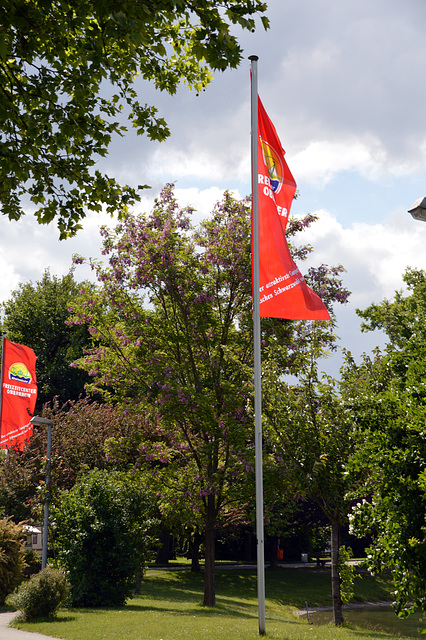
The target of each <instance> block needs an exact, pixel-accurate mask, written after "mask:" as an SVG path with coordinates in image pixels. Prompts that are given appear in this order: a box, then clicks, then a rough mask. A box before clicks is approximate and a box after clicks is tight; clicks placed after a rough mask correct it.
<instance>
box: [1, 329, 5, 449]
mask: <svg viewBox="0 0 426 640" xmlns="http://www.w3.org/2000/svg"><path fill="white" fill-rule="evenodd" d="M5 340H6V334H5V333H3V334H2V339H1V371H0V438H1V412H2V399H3V366H4V341H5Z"/></svg>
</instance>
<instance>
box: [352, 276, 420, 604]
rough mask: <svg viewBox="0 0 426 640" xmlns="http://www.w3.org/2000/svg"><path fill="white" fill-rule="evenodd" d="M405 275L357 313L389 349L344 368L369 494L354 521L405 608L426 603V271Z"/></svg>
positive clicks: (374, 561) (374, 564)
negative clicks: (401, 284) (400, 284)
mask: <svg viewBox="0 0 426 640" xmlns="http://www.w3.org/2000/svg"><path fill="white" fill-rule="evenodd" d="M404 281H405V283H406V285H407V291H406V292H405V293H402V292H397V293H396V294H395V297H394V299H393V300H391V301H389V300H384V301H383V302H382V303H380V304H373V305H371V306H370V307H368V308H367V309H366V310H364V311H359V312H358V313H359V315H360V316H361V317H362V318H363V319H364V325H363V326H364V329H365V330H372V329H382V330H384V331H385V333H386V335H387V336H388V338H389V343H388V344H387V346H386V349H385V352H384V353H380V352H379V351H377V352H376V353H375V354H374V356H373V357H372V358H367V357H365V358H364V360H363V362H362V363H361V365H356V364H355V363H354V362H353V361H350V360H349V361H348V363H347V366H346V370H345V372H344V391H345V394H346V398H347V400H346V401H347V403H348V404H349V403H350V404H351V406H352V410H353V415H354V418H355V420H356V423H357V425H358V428H359V430H360V434H361V435H362V439H363V443H364V444H363V447H362V449H361V450H360V454H359V456H358V460H357V465H358V466H359V467H361V466H364V467H365V468H366V469H367V470H368V476H367V477H368V487H366V495H367V496H370V495H371V499H368V500H365V501H363V502H360V503H359V504H358V506H357V507H356V508H355V509H354V513H353V518H352V526H353V529H354V531H355V532H356V533H358V534H361V535H362V534H364V533H366V532H368V533H371V534H372V536H373V544H372V546H371V548H370V549H369V555H368V564H369V567H370V569H371V570H372V571H375V572H379V571H381V570H382V569H385V568H390V569H391V571H392V576H393V581H394V585H395V592H394V595H395V602H394V608H395V611H396V612H397V613H398V614H399V615H408V614H409V613H410V612H412V611H414V610H415V609H426V598H425V593H426V495H425V486H424V478H425V469H426V434H425V428H424V425H425V420H426V378H425V372H426V323H425V321H426V273H425V272H423V271H420V270H412V269H408V270H407V271H406V273H405V275H404ZM367 489H369V491H368V492H367Z"/></svg>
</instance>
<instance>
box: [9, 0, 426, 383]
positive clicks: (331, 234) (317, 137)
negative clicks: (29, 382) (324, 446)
mask: <svg viewBox="0 0 426 640" xmlns="http://www.w3.org/2000/svg"><path fill="white" fill-rule="evenodd" d="M268 6H269V8H268V12H267V15H268V17H269V19H270V21H271V27H270V29H269V30H268V31H266V32H265V31H264V30H263V27H262V25H261V23H260V20H258V28H257V29H256V31H255V32H254V33H248V32H243V31H240V30H239V29H235V34H236V35H237V37H238V38H239V41H240V44H241V45H242V46H243V48H244V59H243V61H242V63H241V65H240V67H239V68H238V69H236V70H228V71H226V72H225V73H217V74H215V77H214V79H213V82H212V84H211V85H210V86H209V87H208V88H207V89H206V91H205V92H202V93H201V94H200V95H198V96H197V95H196V94H195V93H194V92H190V91H188V90H187V89H186V88H182V89H180V90H179V91H178V93H177V95H175V96H172V97H171V96H168V95H166V94H163V93H159V92H157V91H156V90H155V89H154V88H153V87H152V86H150V85H149V84H147V83H143V82H140V83H139V84H138V85H137V89H138V93H139V95H140V99H141V100H142V101H143V102H145V101H146V102H148V103H150V104H153V105H155V106H156V107H157V108H158V110H159V114H160V115H162V116H163V117H164V118H165V119H166V121H167V122H168V124H169V126H170V128H171V131H172V135H171V137H170V138H169V139H168V140H167V141H166V142H163V143H153V142H150V141H148V140H146V139H144V138H142V137H137V136H136V135H135V134H134V133H133V132H132V131H129V133H128V134H127V135H126V136H125V137H124V138H122V139H119V140H114V141H113V143H112V145H111V148H110V154H109V155H108V157H107V158H105V159H102V160H101V161H100V162H99V164H98V168H99V169H101V170H102V171H105V172H107V173H109V174H111V175H114V176H115V177H116V178H117V179H119V180H121V181H122V182H123V183H127V184H131V185H133V186H136V185H138V184H145V183H147V184H149V185H150V186H151V189H150V190H147V191H145V192H144V195H143V198H142V202H141V203H139V204H138V205H137V206H136V207H135V211H149V210H150V208H151V205H152V201H153V199H154V197H155V196H156V195H157V194H158V192H159V190H160V189H161V187H162V186H163V185H164V184H165V183H166V182H174V183H175V185H176V193H177V195H178V198H179V201H180V202H181V203H182V205H185V204H191V205H193V206H195V208H196V209H197V216H199V217H200V218H201V217H205V216H206V215H208V213H209V211H210V210H211V208H212V206H213V205H214V203H215V202H216V201H218V200H219V199H220V198H221V196H222V194H223V191H225V190H226V189H229V190H231V191H233V192H234V194H235V195H236V196H237V197H239V196H245V195H247V194H249V193H250V61H249V60H248V56H249V55H252V54H255V55H257V56H258V57H259V62H258V79H259V95H260V96H261V98H262V102H263V104H264V106H265V108H266V110H267V112H268V114H269V116H270V118H271V120H272V121H273V123H274V125H275V127H276V130H277V132H278V134H279V137H280V139H281V142H282V145H283V147H284V149H285V150H286V160H287V163H288V165H289V167H290V169H291V171H292V173H293V176H294V177H295V179H296V182H297V187H298V191H299V194H300V196H299V198H298V199H297V200H296V201H295V202H294V203H293V206H292V210H291V213H292V214H293V215H296V216H303V215H304V214H306V213H314V214H316V215H317V216H318V221H317V222H316V223H315V224H314V225H313V226H312V227H311V228H310V229H309V230H308V231H307V232H305V233H304V234H303V240H304V241H306V242H309V243H310V244H312V246H313V247H314V252H313V254H312V255H311V256H310V258H309V262H307V263H302V264H299V266H300V268H301V270H302V272H303V271H304V270H307V268H308V267H309V266H311V265H320V264H322V263H325V264H329V265H336V264H342V265H343V266H344V267H345V269H346V272H345V274H344V276H343V283H344V285H345V286H346V287H347V288H348V289H349V290H350V291H351V292H352V295H351V298H350V302H349V303H348V304H347V305H346V306H345V307H342V308H339V309H337V321H338V329H337V333H338V335H339V338H340V340H339V345H340V346H341V347H342V348H345V349H349V350H350V351H351V352H352V353H353V355H354V356H355V358H356V359H357V360H359V359H360V356H361V354H362V353H363V352H366V353H369V352H370V351H371V349H372V348H374V347H375V346H376V345H380V346H382V345H383V344H384V336H382V335H381V334H380V333H378V332H374V333H361V331H360V319H359V317H358V316H357V314H356V309H357V308H360V309H365V308H366V307H368V305H370V304H371V303H372V302H376V303H378V302H380V301H382V300H383V299H384V298H388V299H391V298H392V297H393V295H394V292H395V291H396V290H400V289H402V288H403V279H402V276H403V273H404V270H405V269H406V268H407V267H408V266H410V267H413V268H423V269H426V250H425V248H426V224H425V223H422V222H418V221H414V220H413V219H412V218H411V216H410V215H409V214H408V213H407V209H409V208H410V207H411V205H412V204H413V203H414V201H415V200H417V199H418V198H420V197H423V196H425V195H426V185H425V179H426V109H425V105H426V83H425V78H426V38H425V37H424V25H425V24H426V3H425V2H424V0H404V2H401V0H374V1H372V0H343V1H342V0H270V1H269V3H268ZM101 224H109V225H112V226H113V224H114V221H113V220H111V219H110V218H108V217H107V216H105V215H103V214H93V215H90V216H88V217H87V218H86V220H85V222H84V229H83V230H82V231H80V232H79V233H78V235H77V236H76V237H75V238H73V239H70V240H66V241H62V242H60V241H59V240H58V232H57V230H56V227H55V226H54V225H50V226H39V225H37V224H36V222H35V219H34V217H33V216H32V214H31V211H30V210H28V212H27V215H26V216H24V217H23V218H22V219H21V220H20V221H18V222H14V221H9V220H7V219H6V218H2V219H0V269H1V273H2V274H3V275H2V277H1V279H0V302H1V301H4V300H7V299H8V298H9V297H10V294H11V292H12V291H13V290H15V289H16V288H17V287H18V285H19V284H20V283H23V282H27V281H33V282H35V281H37V280H38V279H39V278H40V277H41V276H42V274H43V272H44V270H45V269H46V268H49V269H50V272H51V274H54V275H58V276H61V275H64V274H65V273H67V272H68V271H69V269H70V267H71V261H72V255H73V254H74V253H78V254H80V255H83V256H85V257H89V256H90V257H98V256H99V255H100V247H101V242H100V236H99V226H100V225H101ZM301 239H302V238H301ZM89 275H90V273H89V272H88V271H86V270H85V267H79V268H77V270H76V272H75V277H76V278H77V279H80V278H81V279H84V278H86V277H89ZM340 363H341V358H340V356H339V355H335V356H334V357H333V358H331V359H330V360H328V361H325V362H324V364H323V367H322V368H323V369H324V370H325V371H327V372H328V373H331V374H332V375H338V369H339V366H340Z"/></svg>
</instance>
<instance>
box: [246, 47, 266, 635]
mask: <svg viewBox="0 0 426 640" xmlns="http://www.w3.org/2000/svg"><path fill="white" fill-rule="evenodd" d="M249 60H251V149H252V153H251V158H252V167H251V171H252V191H253V193H252V227H253V231H252V233H253V255H252V260H253V307H254V308H253V343H254V416H255V425H254V426H255V453H256V536H257V598H258V612H259V634H260V635H264V634H265V632H266V629H265V558H264V550H265V543H264V526H263V464H262V379H261V356H260V300H259V288H260V287H259V192H258V188H257V184H258V135H259V133H258V97H257V61H258V57H257V56H250V57H249Z"/></svg>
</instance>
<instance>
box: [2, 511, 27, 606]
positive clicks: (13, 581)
mask: <svg viewBox="0 0 426 640" xmlns="http://www.w3.org/2000/svg"><path fill="white" fill-rule="evenodd" d="M25 538H26V536H25V533H24V528H23V526H22V524H15V523H14V522H12V521H11V519H10V518H5V519H1V520H0V605H2V604H4V601H5V599H6V596H8V595H9V593H12V592H13V590H14V589H16V587H17V586H18V585H19V584H20V582H21V581H22V578H23V576H24V569H25Z"/></svg>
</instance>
